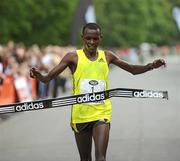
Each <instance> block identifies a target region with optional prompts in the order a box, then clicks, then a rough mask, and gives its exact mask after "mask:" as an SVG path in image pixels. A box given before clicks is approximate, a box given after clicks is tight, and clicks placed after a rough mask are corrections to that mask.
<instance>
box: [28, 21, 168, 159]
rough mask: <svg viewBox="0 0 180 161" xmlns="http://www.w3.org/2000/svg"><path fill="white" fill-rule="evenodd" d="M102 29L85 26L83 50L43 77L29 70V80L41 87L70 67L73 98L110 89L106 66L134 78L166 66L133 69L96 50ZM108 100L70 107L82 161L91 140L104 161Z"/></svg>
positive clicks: (157, 64)
mask: <svg viewBox="0 0 180 161" xmlns="http://www.w3.org/2000/svg"><path fill="white" fill-rule="evenodd" d="M101 39H102V33H101V27H100V26H99V25H97V24H96V23H88V24H86V25H85V26H84V27H83V29H82V40H83V48H82V49H79V50H76V51H72V52H69V53H67V54H66V55H65V56H64V58H63V59H62V60H61V61H60V63H59V64H58V65H57V66H55V67H54V68H53V69H52V70H51V71H49V72H48V73H47V74H45V75H43V74H41V73H40V71H39V70H38V69H37V68H31V69H30V76H31V77H32V78H35V79H37V80H39V81H42V82H44V83H46V82H48V81H50V80H51V79H53V78H55V77H57V76H58V75H59V74H60V73H61V72H62V71H63V70H64V69H66V68H67V67H69V69H70V70H71V73H72V84H73V94H74V95H76V94H83V93H93V92H99V91H104V90H107V89H109V80H108V74H109V65H110V64H114V65H116V66H118V67H120V68H121V69H123V70H126V71H128V72H130V73H132V74H133V75H136V74H141V73H145V72H147V71H150V70H152V69H155V68H159V67H161V66H165V65H166V63H165V61H164V60H163V59H157V60H154V61H153V62H152V63H148V64H146V65H132V64H129V63H127V62H125V61H123V60H121V59H119V58H118V57H117V56H116V55H115V54H114V53H113V52H112V51H103V50H99V49H98V46H99V44H100V42H101ZM111 114H112V107H111V102H110V100H109V99H107V100H104V101H99V102H93V103H84V104H75V105H73V106H72V114H71V126H72V129H73V131H74V134H75V139H76V143H77V147H78V150H79V154H80V160H81V161H91V160H92V157H91V150H92V140H94V145H95V159H96V161H106V151H107V147H108V140H109V131H110V119H111Z"/></svg>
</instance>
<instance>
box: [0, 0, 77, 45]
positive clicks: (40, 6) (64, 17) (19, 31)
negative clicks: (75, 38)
mask: <svg viewBox="0 0 180 161" xmlns="http://www.w3.org/2000/svg"><path fill="white" fill-rule="evenodd" d="M76 1H77V0H72V1H66V0H13V1H12V0H1V3H0V20H1V21H0V42H2V43H6V42H7V41H8V40H9V39H12V40H14V41H15V42H21V41H22V42H24V43H26V44H32V43H38V44H40V45H46V44H61V45H67V44H69V37H70V35H69V34H70V31H71V28H70V26H71V22H72V16H73V12H74V9H75V5H76Z"/></svg>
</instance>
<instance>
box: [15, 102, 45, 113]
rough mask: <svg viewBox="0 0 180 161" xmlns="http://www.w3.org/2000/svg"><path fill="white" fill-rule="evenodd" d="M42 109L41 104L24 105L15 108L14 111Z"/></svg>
mask: <svg viewBox="0 0 180 161" xmlns="http://www.w3.org/2000/svg"><path fill="white" fill-rule="evenodd" d="M42 108H44V105H43V103H42V102H40V103H29V104H28V103H24V104H23V105H19V106H16V111H18V112H20V111H28V110H37V109H42Z"/></svg>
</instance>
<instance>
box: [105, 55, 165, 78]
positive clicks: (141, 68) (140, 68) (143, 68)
mask: <svg viewBox="0 0 180 161" xmlns="http://www.w3.org/2000/svg"><path fill="white" fill-rule="evenodd" d="M106 59H107V61H108V63H109V64H114V65H116V66H118V67H120V68H122V69H124V70H126V71H128V72H130V73H132V74H133V75H135V74H141V73H145V72H147V71H150V70H152V69H155V68H159V67H161V66H166V63H165V61H164V60H163V59H157V60H154V61H153V62H152V63H148V64H146V65H133V64H129V63H127V62H126V61H123V60H121V59H119V58H118V57H117V56H116V55H115V54H114V53H112V52H111V51H106Z"/></svg>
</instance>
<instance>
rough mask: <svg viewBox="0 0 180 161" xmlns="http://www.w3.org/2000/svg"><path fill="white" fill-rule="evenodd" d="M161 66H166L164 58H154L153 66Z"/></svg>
mask: <svg viewBox="0 0 180 161" xmlns="http://www.w3.org/2000/svg"><path fill="white" fill-rule="evenodd" d="M161 66H164V67H166V62H165V61H164V60H163V59H157V60H154V61H153V63H152V67H153V68H159V67H161Z"/></svg>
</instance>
